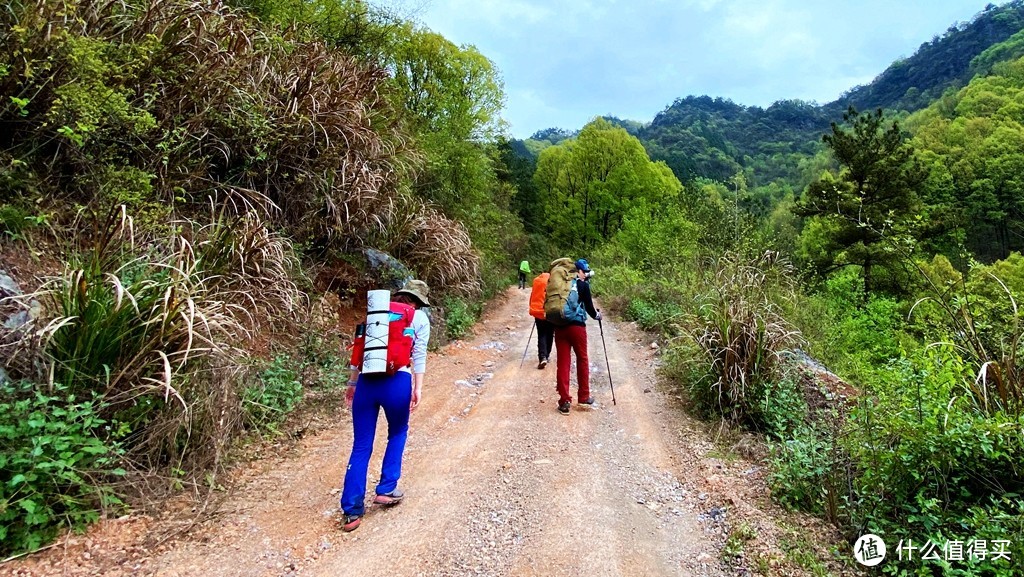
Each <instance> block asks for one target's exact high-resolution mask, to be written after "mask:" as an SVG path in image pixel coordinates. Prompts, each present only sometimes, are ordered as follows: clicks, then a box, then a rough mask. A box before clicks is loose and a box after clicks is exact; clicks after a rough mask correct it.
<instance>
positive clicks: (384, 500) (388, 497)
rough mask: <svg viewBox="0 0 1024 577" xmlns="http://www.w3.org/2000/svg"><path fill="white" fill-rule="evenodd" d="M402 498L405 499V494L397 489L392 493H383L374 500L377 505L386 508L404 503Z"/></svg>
mask: <svg viewBox="0 0 1024 577" xmlns="http://www.w3.org/2000/svg"><path fill="white" fill-rule="evenodd" d="M402 497H405V493H403V492H401V491H399V490H398V489H395V490H394V491H391V492H390V493H383V494H381V495H377V496H376V497H374V498H373V503H374V504H375V505H381V506H384V507H392V506H394V505H397V504H399V503H401V502H402Z"/></svg>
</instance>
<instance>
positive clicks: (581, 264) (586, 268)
mask: <svg viewBox="0 0 1024 577" xmlns="http://www.w3.org/2000/svg"><path fill="white" fill-rule="evenodd" d="M576 270H581V271H583V272H590V265H589V264H587V259H585V258H581V259H580V260H578V261H576Z"/></svg>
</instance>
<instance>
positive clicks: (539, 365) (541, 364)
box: [537, 359, 548, 369]
mask: <svg viewBox="0 0 1024 577" xmlns="http://www.w3.org/2000/svg"><path fill="white" fill-rule="evenodd" d="M546 366H548V360H547V359H541V360H540V362H539V363H537V368H538V369H543V368H544V367H546Z"/></svg>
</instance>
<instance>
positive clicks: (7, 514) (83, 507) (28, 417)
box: [0, 381, 124, 555]
mask: <svg viewBox="0 0 1024 577" xmlns="http://www.w3.org/2000/svg"><path fill="white" fill-rule="evenodd" d="M44 388H45V387H44V386H41V385H35V384H33V383H29V382H27V381H21V382H17V383H12V382H6V383H3V384H0V554H3V555H7V554H10V553H13V552H17V551H26V550H32V549H36V548H38V547H39V546H40V545H41V544H43V543H45V542H47V541H49V540H50V539H52V538H53V537H54V536H55V535H56V534H57V532H58V531H59V530H60V529H61V528H66V527H71V528H81V527H83V526H84V525H85V524H87V523H90V522H92V521H95V520H96V519H98V518H99V515H100V512H101V511H102V510H105V509H107V508H109V507H116V506H118V505H120V501H119V500H118V499H117V497H116V496H115V495H114V493H113V492H112V491H111V490H110V488H109V487H108V486H106V485H105V484H106V483H108V482H109V481H110V480H111V477H116V476H119V475H123V474H124V470H123V469H121V468H119V467H118V462H119V457H118V454H119V449H118V446H117V444H116V443H115V442H113V441H112V440H110V439H112V438H113V437H114V436H116V433H118V431H113V432H112V431H110V430H109V427H108V426H107V422H106V421H104V420H103V419H102V418H100V416H99V413H100V411H101V409H102V404H101V403H100V401H99V400H98V399H97V398H96V397H95V396H94V397H93V398H92V399H91V400H83V399H82V397H81V396H76V395H74V394H72V393H71V392H70V391H69V390H68V389H67V388H66V387H63V386H60V385H55V386H54V388H53V390H52V392H45V391H44Z"/></svg>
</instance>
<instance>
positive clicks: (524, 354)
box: [519, 323, 540, 369]
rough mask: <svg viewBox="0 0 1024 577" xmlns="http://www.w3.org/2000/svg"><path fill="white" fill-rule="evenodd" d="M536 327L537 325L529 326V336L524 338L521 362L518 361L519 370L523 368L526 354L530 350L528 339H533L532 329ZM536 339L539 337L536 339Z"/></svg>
mask: <svg viewBox="0 0 1024 577" xmlns="http://www.w3.org/2000/svg"><path fill="white" fill-rule="evenodd" d="M535 326H537V323H532V324H530V336H528V337H526V348H525V349H523V360H521V361H519V368H520V369H521V368H523V363H525V362H526V353H527V352H529V350H530V339H532V338H533V328H534V327H535ZM537 338H538V339H539V338H540V337H537Z"/></svg>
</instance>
